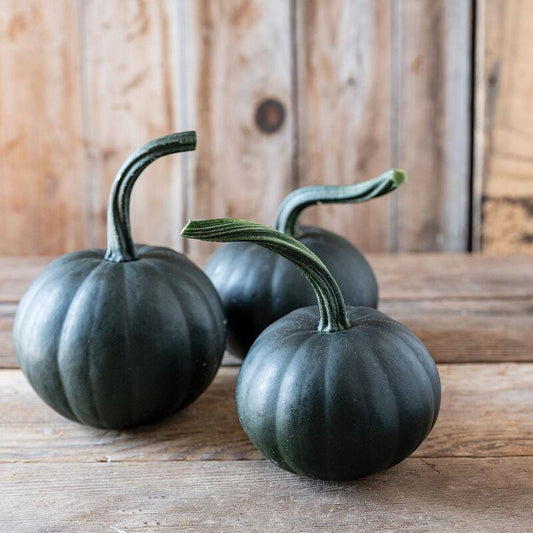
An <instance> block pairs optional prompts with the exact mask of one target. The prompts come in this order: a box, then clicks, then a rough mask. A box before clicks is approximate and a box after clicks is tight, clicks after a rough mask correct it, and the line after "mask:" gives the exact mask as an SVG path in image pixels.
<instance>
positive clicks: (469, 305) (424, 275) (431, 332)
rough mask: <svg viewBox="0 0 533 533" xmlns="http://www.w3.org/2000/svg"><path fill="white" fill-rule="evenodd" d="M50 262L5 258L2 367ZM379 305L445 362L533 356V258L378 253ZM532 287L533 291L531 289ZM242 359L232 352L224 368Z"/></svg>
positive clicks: (9, 360)
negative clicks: (16, 325) (29, 295)
mask: <svg viewBox="0 0 533 533" xmlns="http://www.w3.org/2000/svg"><path fill="white" fill-rule="evenodd" d="M47 261H48V260H46V259H32V258H29V259H16V258H0V368H16V367H17V366H18V365H17V362H16V360H15V356H14V352H13V345H12V340H11V334H12V333H11V332H12V327H13V317H14V314H15V311H16V304H17V301H18V299H19V298H20V297H21V295H22V294H23V291H24V290H25V289H26V288H27V286H28V285H29V284H30V282H31V280H32V279H33V278H34V277H35V276H36V275H37V274H38V273H39V272H40V270H41V269H42V268H43V267H44V265H45V264H46V263H47ZM370 261H371V263H372V265H373V266H374V268H375V269H376V274H377V277H378V280H379V284H380V291H381V303H380V310H381V311H383V312H385V313H387V314H389V315H390V316H392V317H393V318H395V319H396V320H398V321H400V322H402V323H403V324H405V325H406V326H408V327H409V328H411V329H412V330H413V331H414V332H415V333H416V334H417V335H418V336H419V337H420V338H421V339H422V341H423V342H424V343H425V344H426V346H427V347H428V349H429V350H430V352H431V354H432V355H433V357H434V358H435V360H436V361H437V362H439V363H451V362H462V363H466V362H475V361H478V362H490V361H493V362H511V361H533V338H532V336H531V335H530V334H529V333H530V331H531V330H532V329H533V314H532V312H531V309H533V289H532V288H533V258H531V257H529V256H513V257H484V256H475V255H473V256H466V255H443V254H440V255H439V254H435V255H431V254H425V255H415V256H412V255H397V256H385V255H371V256H370ZM530 289H531V290H530ZM238 363H239V361H238V360H237V359H235V358H231V357H226V359H225V360H224V363H223V364H225V365H235V364H238Z"/></svg>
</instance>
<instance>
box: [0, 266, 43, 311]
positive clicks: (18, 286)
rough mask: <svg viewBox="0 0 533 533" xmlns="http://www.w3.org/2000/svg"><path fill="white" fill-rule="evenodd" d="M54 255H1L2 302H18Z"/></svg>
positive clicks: (0, 298) (0, 290)
mask: <svg viewBox="0 0 533 533" xmlns="http://www.w3.org/2000/svg"><path fill="white" fill-rule="evenodd" d="M52 259H53V258H52V257H10V256H8V257H0V302H18V301H19V300H20V298H21V297H22V295H23V294H24V291H25V290H26V289H27V288H28V286H29V285H30V283H31V282H32V280H33V279H35V278H36V277H37V275H38V274H39V273H40V272H41V271H42V270H43V269H44V267H45V266H46V265H47V264H48V263H49V262H50V261H52Z"/></svg>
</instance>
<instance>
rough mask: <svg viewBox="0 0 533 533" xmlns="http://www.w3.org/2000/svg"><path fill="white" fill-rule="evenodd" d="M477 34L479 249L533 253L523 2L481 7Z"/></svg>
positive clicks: (528, 25) (527, 26) (529, 72)
mask: <svg viewBox="0 0 533 533" xmlns="http://www.w3.org/2000/svg"><path fill="white" fill-rule="evenodd" d="M481 13H482V16H480V17H479V20H478V26H479V27H480V28H481V31H482V35H483V52H484V53H483V55H481V52H480V54H479V56H480V60H481V61H480V64H479V70H480V75H479V78H478V86H477V87H476V93H477V94H478V95H479V97H480V98H482V102H483V107H482V108H481V109H479V110H478V117H479V115H480V114H481V117H482V119H478V120H477V127H478V134H477V136H478V137H479V138H480V142H479V143H478V145H477V146H476V149H477V150H478V152H479V151H481V152H482V154H481V155H478V157H477V161H478V168H477V169H476V175H477V176H478V178H477V179H478V180H481V181H482V184H481V185H480V186H479V187H478V188H479V189H482V191H483V206H482V230H481V249H482V250H483V251H484V252H487V253H517V252H529V253H531V252H533V200H532V198H533V155H532V154H531V138H532V137H533V120H532V119H531V116H532V112H533V102H532V99H531V92H532V90H533V68H531V57H530V56H531V53H530V52H531V46H530V40H529V38H528V35H530V34H531V32H533V10H532V9H531V3H530V2H529V1H528V0H510V1H507V0H505V1H504V0H494V1H492V0H491V1H490V2H487V1H484V2H483V3H482V11H481Z"/></svg>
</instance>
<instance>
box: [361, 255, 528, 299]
mask: <svg viewBox="0 0 533 533" xmlns="http://www.w3.org/2000/svg"><path fill="white" fill-rule="evenodd" d="M369 261H370V263H371V265H372V266H373V267H374V269H375V271H376V276H377V279H378V283H379V288H380V295H381V299H382V301H385V300H430V299H434V300H441V301H442V300H452V299H470V298H471V299H481V300H490V299H492V300H501V299H509V300H510V299H513V298H531V297H532V296H533V258H532V257H530V256H527V255H522V256H520V255H517V256H494V257H485V256H482V255H479V254H472V255H466V254H463V255H461V254H399V255H371V256H369Z"/></svg>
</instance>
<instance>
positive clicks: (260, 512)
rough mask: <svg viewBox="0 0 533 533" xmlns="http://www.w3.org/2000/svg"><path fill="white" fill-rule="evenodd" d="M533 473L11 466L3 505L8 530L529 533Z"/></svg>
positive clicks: (410, 463) (405, 467) (426, 467)
mask: <svg viewBox="0 0 533 533" xmlns="http://www.w3.org/2000/svg"><path fill="white" fill-rule="evenodd" d="M532 470H533V458H532V457H521V458H514V457H513V458H510V457H509V458H498V459H469V458H455V459H447V458H446V459H432V460H431V461H429V460H425V459H407V460H406V461H404V462H403V463H401V464H400V465H398V466H396V467H394V468H393V469H391V470H389V471H386V472H383V473H380V474H377V475H374V476H371V477H369V478H366V479H363V480H361V481H358V482H354V483H323V482H318V481H314V480H309V479H304V478H301V477H298V476H294V475H291V474H289V473H287V472H283V471H281V470H280V469H278V468H277V467H276V466H274V465H272V464H270V463H268V462H266V461H246V462H243V461H239V462H223V463H220V462H216V463H214V462H192V461H191V462H186V463H179V462H178V463H157V462H152V463H143V464H127V463H124V464H72V465H68V467H67V466H65V465H61V464H39V465H28V464H10V465H2V466H0V484H1V486H2V502H1V503H0V506H1V507H2V510H3V512H2V526H3V527H4V528H6V531H23V532H30V531H31V532H35V531H39V532H45V531H54V532H55V531H61V532H67V531H68V532H70V531H80V530H83V531H86V532H88V533H92V532H102V531H113V532H115V533H117V532H126V531H140V532H151V531H206V532H208V531H217V532H218V531H246V532H262V531H302V532H313V531H405V532H409V533H412V532H422V531H443V532H449V531H494V532H509V533H511V532H512V533H526V532H528V531H530V530H531V528H530V525H531V523H530V519H531V514H530V513H531V506H532V505H533V494H532V487H531V471H532ZM21 509H26V510H27V512H21Z"/></svg>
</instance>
